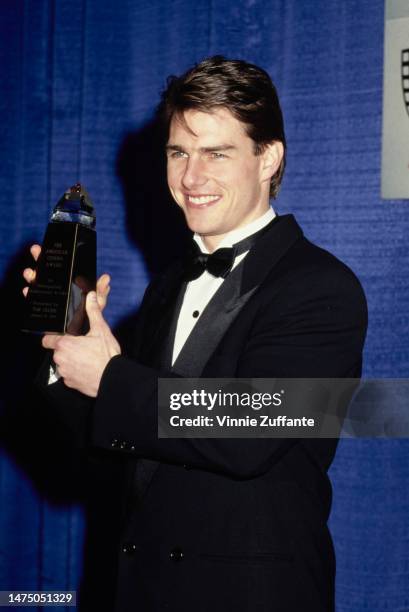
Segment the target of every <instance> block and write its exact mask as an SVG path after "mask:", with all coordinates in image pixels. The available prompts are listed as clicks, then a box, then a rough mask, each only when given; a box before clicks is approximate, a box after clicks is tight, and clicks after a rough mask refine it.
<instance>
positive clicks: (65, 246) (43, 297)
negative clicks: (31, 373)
mask: <svg viewBox="0 0 409 612" xmlns="http://www.w3.org/2000/svg"><path fill="white" fill-rule="evenodd" d="M95 287H96V232H95V212H94V207H93V205H92V202H91V200H90V199H89V196H88V194H87V192H86V191H85V189H84V188H83V187H82V186H81V185H80V184H79V183H78V184H77V185H74V186H73V187H71V188H70V189H68V190H67V191H66V192H65V194H64V195H63V196H62V198H61V199H60V200H59V201H58V202H57V204H56V206H55V208H54V211H53V213H52V215H51V219H50V223H49V224H48V227H47V231H46V233H45V236H44V240H43V244H42V248H41V253H40V257H39V258H38V261H37V266H36V278H35V280H34V281H33V283H32V284H31V285H30V287H29V290H28V293H27V297H26V304H25V307H26V309H25V317H24V322H23V327H22V330H23V331H26V332H33V333H56V334H64V333H66V332H67V333H71V334H73V335H78V334H81V333H86V331H87V329H88V318H87V315H86V312H85V298H86V295H87V293H88V291H93V290H95Z"/></svg>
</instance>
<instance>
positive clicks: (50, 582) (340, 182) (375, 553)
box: [0, 0, 409, 612]
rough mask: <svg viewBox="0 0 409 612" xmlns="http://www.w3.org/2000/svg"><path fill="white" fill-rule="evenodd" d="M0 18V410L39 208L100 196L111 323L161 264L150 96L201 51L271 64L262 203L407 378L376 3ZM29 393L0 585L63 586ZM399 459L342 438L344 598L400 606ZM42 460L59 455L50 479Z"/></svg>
mask: <svg viewBox="0 0 409 612" xmlns="http://www.w3.org/2000/svg"><path fill="white" fill-rule="evenodd" d="M0 15H1V22H0V27H1V31H0V58H1V60H0V61H1V97H0V110H1V121H0V133H1V149H0V155H1V173H0V219H1V223H0V225H1V243H0V255H1V263H0V265H1V270H2V274H3V286H2V295H3V296H4V297H3V300H2V302H3V304H6V309H7V310H6V315H5V316H4V318H3V320H2V330H3V336H4V338H3V339H2V340H3V342H2V349H3V358H4V357H7V361H8V366H9V367H8V368H7V370H6V375H4V376H3V389H4V393H5V396H6V405H7V406H8V408H10V407H11V408H12V409H13V401H14V399H13V398H15V392H16V389H18V388H20V386H21V385H20V381H21V378H22V377H23V376H24V378H25V375H24V372H25V371H26V370H25V368H26V367H27V363H26V362H27V361H30V360H31V357H32V355H33V354H34V353H35V349H34V350H33V349H32V348H30V349H28V348H26V344H25V341H24V340H21V339H20V338H19V336H18V335H17V334H15V333H14V330H13V326H12V325H11V323H10V324H9V322H11V320H12V314H14V313H15V312H18V308H19V303H20V301H21V300H20V298H19V295H18V291H19V290H20V286H19V282H20V281H19V278H18V277H19V274H20V272H19V270H20V269H21V266H22V265H23V264H24V263H25V264H27V261H28V260H27V258H26V261H25V262H23V261H22V255H23V254H24V253H25V254H27V248H26V247H27V245H28V244H31V243H32V242H33V241H37V242H38V241H41V239H42V235H43V231H44V228H45V226H46V223H47V221H48V217H49V214H50V209H51V207H52V205H53V204H54V203H55V201H56V199H57V198H58V197H59V196H60V195H61V194H62V192H63V191H64V190H65V189H66V188H67V187H68V186H69V185H71V184H73V183H75V182H76V181H77V180H80V181H81V182H83V183H84V184H85V186H86V187H87V189H88V191H89V192H90V194H91V196H92V198H93V200H94V202H95V205H96V210H97V215H98V240H99V244H98V256H99V272H100V273H102V272H104V271H107V272H109V273H110V274H111V276H112V291H111V296H110V301H109V306H108V308H107V311H106V315H107V319H108V321H109V322H110V323H111V324H113V325H115V324H117V323H118V322H119V321H120V320H121V319H122V318H123V317H125V316H126V315H127V314H128V313H130V312H131V311H132V310H134V309H135V307H136V306H137V304H138V302H139V300H140V298H141V296H142V293H143V290H144V287H145V286H146V283H147V282H148V279H149V275H150V273H151V271H152V270H154V269H155V268H156V267H158V265H159V264H160V263H162V262H163V259H164V257H163V255H164V253H163V252H162V257H161V262H159V261H158V260H157V259H155V257H154V256H153V253H152V246H155V245H156V244H158V243H160V244H165V243H166V241H168V242H169V241H171V236H169V231H168V228H169V227H171V221H172V219H171V217H172V215H173V212H174V211H173V209H172V205H171V203H170V202H169V200H168V196H167V194H166V190H165V187H164V185H163V179H161V178H160V173H161V170H162V166H163V164H162V161H160V160H159V161H156V162H155V161H154V159H153V157H152V156H153V151H154V150H155V141H154V137H153V135H152V132H151V129H150V120H151V118H152V113H153V108H154V106H155V105H156V104H157V102H158V95H159V91H160V90H161V89H163V87H164V86H165V83H166V77H167V76H168V75H169V74H172V73H173V74H179V73H180V72H181V71H183V70H184V69H185V68H187V67H188V66H190V65H191V64H192V63H194V62H196V61H199V60H200V59H202V58H203V57H205V56H208V55H212V54H215V53H222V54H225V55H226V56H228V57H235V58H243V59H247V60H249V61H253V62H255V63H257V64H259V65H261V66H263V67H264V68H265V69H267V70H268V72H269V73H270V74H271V76H272V78H273V80H274V81H275V83H276V85H277V88H278V92H279V95H280V98H281V102H282V107H283V111H284V116H285V121H286V131H287V139H288V166H287V172H286V176H285V178H284V183H283V188H282V192H281V194H280V196H279V198H278V200H277V202H276V203H275V207H276V209H277V210H278V212H280V213H284V212H289V211H291V212H293V213H295V215H296V217H297V219H298V221H299V222H300V223H301V225H302V227H303V228H304V231H305V233H306V235H307V236H308V237H309V238H310V239H311V240H313V241H315V242H316V243H318V244H319V245H321V246H324V247H326V248H328V249H329V250H331V251H332V252H334V253H335V254H336V255H337V256H339V257H340V258H341V259H342V260H344V261H345V262H346V263H347V264H349V265H350V266H351V267H352V269H353V270H354V271H355V272H356V273H357V275H358V276H359V278H360V279H361V281H362V283H363V285H364V288H365V291H366V294H367V297H368V303H369V321H370V324H369V332H368V339H367V343H366V351H365V375H366V376H367V377H405V376H407V373H408V365H409V336H408V327H409V315H408V312H409V289H408V286H407V283H406V282H405V281H406V278H407V270H408V258H409V251H408V249H407V246H406V236H407V234H408V229H409V208H408V206H409V204H408V202H405V201H381V199H380V195H379V194H380V147H381V118H382V117H381V112H382V66H383V16H384V6H383V2H382V0H359V1H358V0H342V1H340V0H314V2H306V1H302V0H245V1H241V2H237V1H235V0H225V1H224V2H220V3H217V2H214V1H212V0H195V2H191V1H190V0H173V1H172V2H167V1H166V0H151V1H150V2H147V3H146V2H142V1H138V0H117V1H116V2H114V1H113V0H25V1H23V0H3V2H2V3H1V8H0ZM155 164H156V165H155ZM169 211H171V212H169ZM154 224H155V226H156V228H157V230H156V231H155V233H153V230H152V227H153V225H154ZM23 259H24V257H23ZM6 299H7V300H8V301H7V302H6ZM32 350H33V353H31V352H29V351H32ZM23 355H25V358H24V357H23ZM28 356H30V359H28V358H27V357H28ZM33 359H34V357H33ZM3 374H4V373H3ZM24 403H25V406H24V410H23V411H22V412H19V411H20V410H21V406H17V405H16V414H17V415H18V418H16V419H15V421H16V422H14V423H13V427H11V428H10V431H8V430H7V425H6V426H5V428H4V430H3V432H2V434H3V435H2V438H4V444H3V450H2V451H1V455H0V490H1V507H0V589H25V590H28V589H75V588H76V587H77V584H78V581H79V577H80V575H81V565H82V562H81V559H82V548H81V546H82V540H83V531H84V519H83V514H82V510H81V508H80V506H79V505H78V504H76V503H75V496H74V497H73V496H72V495H68V494H67V492H68V490H69V481H68V482H67V481H62V472H61V473H60V472H59V470H60V466H59V465H58V467H56V466H55V465H54V456H53V452H52V449H53V444H55V445H59V440H57V439H55V438H54V433H53V429H52V428H51V429H50V430H49V431H48V432H47V433H46V436H45V439H46V440H47V442H46V443H44V441H42V442H41V444H40V443H38V445H37V447H36V444H35V443H34V444H33V440H31V441H30V442H31V446H27V444H28V442H29V436H27V433H25V427H24V426H25V423H24V422H22V421H25V419H26V417H27V415H28V416H29V417H30V418H32V419H34V420H35V415H36V410H37V406H34V405H31V404H30V398H29V397H28V398H27V397H26V398H25V400H24ZM16 423H17V429H16ZM13 428H14V429H13ZM19 428H21V429H19ZM6 430H7V431H6ZM34 442H35V441H34ZM26 443H27V444H26ZM27 449H29V451H28V450H27ZM408 457H409V448H408V444H407V441H406V440H401V441H391V440H360V441H358V440H349V441H343V442H342V443H341V444H340V447H339V450H338V453H337V457H336V460H335V462H334V464H333V466H332V468H331V478H332V481H333V485H334V502H333V510H332V515H331V529H332V533H333V536H334V541H335V547H336V551H337V561H338V566H337V567H338V570H337V609H338V610H339V612H360V611H361V610H362V611H363V610H371V611H372V612H375V611H377V610H383V611H385V610H391V611H394V612H403V611H406V612H407V611H408V610H409V552H408V551H409V546H408V544H409V520H408V518H409V460H408ZM40 459H41V461H42V463H41V461H40V462H39V463H38V464H37V461H39V460H40ZM72 461H74V460H73V459H72V460H71V458H70V457H68V458H67V462H68V463H70V464H71V467H72ZM33 466H36V467H35V469H34V468H33ZM39 466H40V467H39ZM46 467H51V468H53V469H54V472H53V474H52V476H51V477H48V476H47V478H48V480H47V486H45V485H44V474H45V472H44V470H45V468H46ZM61 469H62V468H61ZM50 482H52V483H53V492H54V493H53V495H50V494H49V491H50V490H51V489H50V486H49V485H50ZM43 485H44V486H43ZM56 489H58V491H57V493H55V490H56Z"/></svg>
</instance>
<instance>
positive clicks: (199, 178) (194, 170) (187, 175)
mask: <svg viewBox="0 0 409 612" xmlns="http://www.w3.org/2000/svg"><path fill="white" fill-rule="evenodd" d="M206 181H207V178H206V174H205V168H204V164H203V162H202V160H200V159H194V158H193V157H189V158H188V160H187V162H186V166H185V170H184V173H183V176H182V184H183V186H184V187H185V188H186V189H194V188H195V187H201V186H203V185H204V184H205V183H206Z"/></svg>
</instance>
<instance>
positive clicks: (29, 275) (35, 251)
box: [23, 244, 41, 297]
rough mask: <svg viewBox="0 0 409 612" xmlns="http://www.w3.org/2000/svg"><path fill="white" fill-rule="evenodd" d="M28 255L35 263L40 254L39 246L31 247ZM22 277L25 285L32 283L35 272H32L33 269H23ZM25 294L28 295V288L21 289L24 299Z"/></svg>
mask: <svg viewBox="0 0 409 612" xmlns="http://www.w3.org/2000/svg"><path fill="white" fill-rule="evenodd" d="M30 253H31V255H32V256H33V258H34V260H35V261H37V259H38V258H39V256H40V253H41V246H40V245H39V244H33V245H31V247H30ZM23 277H24V280H25V281H26V283H32V282H33V281H34V280H35V277H36V273H35V270H33V268H25V269H24V270H23ZM27 293H28V287H24V289H23V295H24V297H27Z"/></svg>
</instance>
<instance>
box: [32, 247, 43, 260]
mask: <svg viewBox="0 0 409 612" xmlns="http://www.w3.org/2000/svg"><path fill="white" fill-rule="evenodd" d="M30 253H31V255H32V256H33V257H34V259H35V261H37V259H38V258H39V256H40V253H41V246H40V245H39V244H33V245H32V246H31V248H30Z"/></svg>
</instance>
